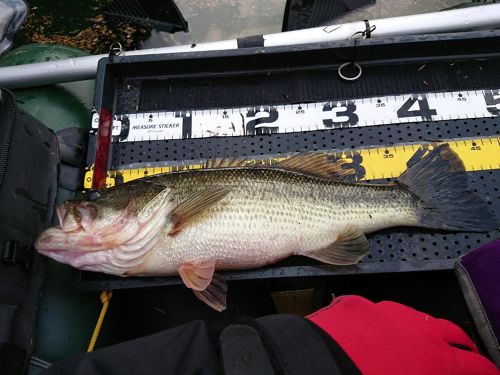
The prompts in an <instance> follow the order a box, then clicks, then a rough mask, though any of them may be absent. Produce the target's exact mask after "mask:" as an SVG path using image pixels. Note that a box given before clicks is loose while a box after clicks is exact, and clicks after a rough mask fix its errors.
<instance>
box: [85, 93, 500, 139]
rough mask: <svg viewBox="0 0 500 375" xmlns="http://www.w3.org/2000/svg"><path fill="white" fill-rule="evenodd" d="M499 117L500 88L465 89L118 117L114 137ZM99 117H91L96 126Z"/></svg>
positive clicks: (213, 134) (228, 133) (225, 134)
mask: <svg viewBox="0 0 500 375" xmlns="http://www.w3.org/2000/svg"><path fill="white" fill-rule="evenodd" d="M497 116H500V90H499V89H491V90H463V91H453V92H433V93H422V94H406V95H395V96H394V95H393V96H380V97H370V98H357V99H351V100H331V101H325V102H312V103H300V104H285V105H261V106H255V107H240V108H225V109H224V108H218V109H204V110H193V111H163V112H143V113H131V114H118V115H115V116H114V119H113V128H112V136H113V137H112V141H113V142H137V141H151V140H173V139H191V138H207V137H230V136H249V135H263V134H275V133H291V132H302V131H311V130H328V129H337V128H345V127H366V126H377V125H392V124H402V123H410V122H422V121H428V122H432V121H446V120H457V119H473V118H491V117H497ZM98 125H99V116H98V114H97V113H95V114H94V115H93V118H92V128H93V129H97V128H98Z"/></svg>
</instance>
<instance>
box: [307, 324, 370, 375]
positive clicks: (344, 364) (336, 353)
mask: <svg viewBox="0 0 500 375" xmlns="http://www.w3.org/2000/svg"><path fill="white" fill-rule="evenodd" d="M307 323H308V324H309V325H310V326H311V327H312V329H313V330H314V331H316V332H317V333H318V335H319V336H320V337H321V338H322V340H323V342H324V343H325V345H326V346H327V347H328V350H329V351H330V354H331V356H332V357H333V358H335V362H337V365H338V366H339V368H340V371H341V373H342V374H344V375H362V374H361V371H360V370H359V369H358V368H357V367H356V365H355V364H354V362H353V361H352V360H351V358H349V356H348V355H347V353H346V352H345V351H344V349H342V348H341V347H340V345H339V344H338V343H337V342H336V341H335V340H333V339H332V338H331V337H330V336H329V335H328V333H326V332H325V331H323V330H322V329H321V328H319V327H318V326H317V325H316V324H314V323H312V322H311V321H309V320H308V321H307Z"/></svg>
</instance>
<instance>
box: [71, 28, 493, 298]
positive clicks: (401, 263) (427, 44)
mask: <svg viewBox="0 0 500 375" xmlns="http://www.w3.org/2000/svg"><path fill="white" fill-rule="evenodd" d="M354 43H359V42H353V44H352V45H349V44H346V43H341V44H338V45H336V44H334V43H332V44H329V45H322V46H304V47H302V48H300V47H289V48H288V49H287V48H276V49H269V50H267V51H266V53H265V54H262V53H260V51H259V50H248V51H233V52H228V51H224V52H220V53H213V52H210V53H197V54H193V55H185V56H180V55H170V56H163V57H156V58H155V59H152V58H150V57H142V58H139V57H138V58H135V59H131V58H124V59H121V60H120V59H119V60H115V61H113V62H110V61H108V62H107V63H106V64H103V63H101V66H100V81H99V85H101V92H100V93H98V94H97V96H96V103H95V105H96V107H97V108H100V107H101V106H105V107H108V108H109V107H112V108H113V113H115V114H123V113H136V112H141V111H150V110H186V109H189V110H193V109H200V108H214V107H231V106H243V105H245V106H251V105H261V104H278V105H279V104H287V103H294V102H299V101H301V102H304V101H305V102H307V101H316V100H332V99H333V98H334V99H350V98H356V97H359V96H362V97H367V96H371V95H396V94H401V93H416V92H429V91H439V90H441V91H446V90H471V89H472V90H474V89H488V88H495V87H500V73H499V71H498V69H497V68H496V67H498V64H499V62H500V54H499V51H497V50H496V49H498V47H497V46H498V45H500V33H486V34H478V33H473V34H462V36H457V35H453V36H439V37H436V36H431V37H427V38H425V37H422V38H421V39H419V38H413V39H412V40H410V41H409V40H408V39H405V38H399V39H398V38H392V39H390V40H381V41H380V42H379V44H377V42H376V41H368V42H366V43H365V44H357V45H354ZM492 43H496V44H492ZM388 45H390V47H391V48H387V46H388ZM377 46H383V48H382V49H377V48H376V47H377ZM478 46H482V47H481V48H482V49H481V48H479V47H478ZM488 46H492V47H491V48H490V47H488ZM467 47H470V48H469V49H467ZM352 48H354V50H355V51H353V50H352ZM384 48H385V49H384ZM471 48H472V49H473V53H474V55H473V56H466V55H461V56H460V58H458V57H457V53H458V52H459V51H461V52H460V53H462V54H463V53H465V51H467V50H471ZM394 49H398V50H399V51H400V53H401V55H402V56H404V57H405V58H406V60H407V61H405V63H404V64H403V62H402V61H399V60H398V59H395V58H394V56H393V54H394V52H393V50H394ZM432 50H433V51H435V55H433V56H432V58H429V54H430V51H432ZM376 51H378V52H379V53H378V54H376V55H375V54H374V52H376ZM384 51H385V52H384ZM370 52H371V54H370ZM439 52H443V53H442V54H439ZM384 53H385V55H384ZM297 54H298V55H297ZM412 54H413V55H412ZM299 55H300V61H294V62H290V61H291V60H290V58H291V57H293V56H295V57H297V56H299ZM353 56H356V57H359V56H363V61H364V65H362V66H363V67H364V73H363V77H362V78H361V79H360V80H359V81H358V82H355V83H346V82H343V81H341V80H339V78H338V76H337V75H336V72H335V70H334V67H335V66H338V64H339V63H341V62H343V61H345V60H346V59H347V60H348V59H349V58H351V57H353ZM410 57H411V59H410ZM297 58H298V57H297ZM479 58H481V60H479ZM179 60H181V61H179ZM249 60H253V62H254V63H252V61H249ZM326 61H329V65H328V66H325V64H326ZM173 62H177V64H173ZM266 62H267V65H266ZM382 62H383V64H382ZM422 66H423V68H422ZM162 69H165V70H162ZM167 69H168V70H167ZM189 69H192V70H191V71H189ZM418 69H420V70H418ZM160 71H163V72H165V71H168V72H169V75H168V76H166V75H163V76H162V75H159V72H160ZM235 77H236V78H235ZM263 77H264V78H263ZM160 78H161V79H160ZM499 134H500V119H499V118H498V117H493V118H485V119H467V120H448V121H432V122H420V123H408V124H398V125H390V126H374V127H362V128H357V127H351V128H338V129H332V130H323V131H309V132H298V133H289V134H269V135H258V136H245V137H217V138H203V139H182V140H169V141H142V142H123V143H113V147H112V152H111V160H110V169H112V170H117V169H127V168H137V167H140V166H145V165H147V166H154V165H162V164H164V163H165V162H166V161H169V162H181V161H187V160H199V159H207V158H212V157H219V156H255V155H270V154H271V155H275V154H280V153H288V152H297V151H303V150H333V149H355V148H359V147H368V146H378V145H382V146H387V145H394V144H401V143H403V144H407V143H423V142H432V141H437V140H443V139H460V138H469V137H477V136H479V137H487V136H495V135H499ZM92 144H93V143H91V147H90V150H91V151H90V153H89V160H88V162H89V165H91V164H92V162H93V157H94V156H93V154H92V150H93V148H92ZM485 162H486V161H485ZM468 175H469V180H470V184H471V188H472V189H473V190H474V191H475V192H476V193H477V194H479V195H480V196H481V197H482V198H483V199H484V200H485V201H487V203H488V207H489V208H490V210H491V211H492V212H493V213H495V214H496V217H497V220H500V193H499V191H498V188H499V185H500V183H499V182H500V171H499V170H487V171H480V172H471V173H469V174H468ZM374 182H377V183H379V182H380V183H383V182H384V181H374ZM498 235H499V233H498V232H493V233H490V234H481V233H451V232H441V233H436V232H431V231H422V230H415V229H410V228H395V229H390V230H386V231H382V232H378V233H376V234H373V235H370V236H369V241H370V246H371V253H370V254H369V255H368V256H367V257H365V259H363V261H362V262H361V263H360V264H359V265H356V266H350V267H333V266H327V265H323V264H318V263H317V262H315V261H313V260H310V259H306V258H302V257H293V258H290V259H287V260H285V261H282V262H280V263H278V264H276V265H274V266H272V267H268V268H263V269H257V270H249V271H238V272H236V271H235V272H227V273H226V277H227V278H228V279H255V278H270V277H298V276H321V275H333V274H346V273H347V274H352V273H360V272H361V273H366V272H370V273H371V272H375V273H376V272H398V271H416V270H433V269H443V268H451V267H452V265H453V261H454V259H455V258H456V257H458V256H460V255H462V254H465V253H467V252H468V251H470V250H471V249H474V248H476V247H478V246H479V245H481V244H482V243H486V242H489V241H491V239H492V238H496V237H498ZM79 281H80V282H79V286H80V287H81V288H84V289H95V288H97V289H105V288H127V287H138V286H152V285H164V284H172V283H178V282H179V279H177V278H144V279H142V278H134V279H122V278H114V277H111V276H106V275H101V274H91V273H85V272H84V273H81V275H80V279H79Z"/></svg>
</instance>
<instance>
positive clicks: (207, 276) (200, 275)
mask: <svg viewBox="0 0 500 375" xmlns="http://www.w3.org/2000/svg"><path fill="white" fill-rule="evenodd" d="M214 270H215V261H214V260H207V261H201V262H186V263H183V264H181V265H180V266H179V269H178V272H179V275H180V276H181V279H182V281H183V282H184V284H186V286H187V287H188V288H190V289H193V290H199V291H202V290H205V289H206V288H207V287H208V286H209V285H210V282H211V281H212V277H213V275H214Z"/></svg>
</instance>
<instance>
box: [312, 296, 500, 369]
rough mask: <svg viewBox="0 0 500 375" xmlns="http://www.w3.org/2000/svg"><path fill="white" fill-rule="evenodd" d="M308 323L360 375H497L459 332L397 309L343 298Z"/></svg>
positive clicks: (409, 310)
mask: <svg viewBox="0 0 500 375" xmlns="http://www.w3.org/2000/svg"><path fill="white" fill-rule="evenodd" d="M307 318H308V319H309V320H311V321H312V322H313V323H315V324H316V325H318V326H319V327H321V328H322V329H323V330H324V331H326V332H327V333H328V334H329V335H330V336H332V337H333V338H334V339H335V341H336V342H337V343H338V344H339V345H340V346H341V347H342V348H343V349H344V351H345V352H346V353H347V354H348V355H349V356H350V357H351V359H352V360H353V361H354V363H355V364H356V366H358V368H359V369H360V371H361V372H362V373H363V374H365V375H378V374H380V375H391V374H397V375H401V374H403V375H423V374H425V375H434V374H436V375H447V374H454V375H455V374H457V375H489V374H491V375H499V374H500V371H499V370H497V368H496V366H495V365H494V364H493V363H492V362H490V361H489V360H488V359H487V358H485V357H483V356H482V355H481V354H479V353H478V350H477V348H476V346H475V345H474V343H473V342H472V341H471V339H470V338H469V337H468V336H467V334H466V333H465V332H464V331H463V330H462V329H461V328H459V327H458V326H456V325H455V324H453V323H452V322H450V321H447V320H444V319H436V318H433V317H432V316H430V315H427V314H424V313H422V312H419V311H416V310H413V309H412V308H410V307H408V306H404V305H401V304H399V303H395V302H379V303H373V302H371V301H369V300H367V299H365V298H363V297H359V296H344V297H339V298H336V299H335V300H334V301H333V302H332V303H331V304H330V305H329V306H327V307H325V308H323V309H321V310H319V311H317V312H315V313H313V314H311V315H309V316H308V317H307ZM451 344H457V345H460V346H465V347H467V348H469V349H470V351H469V350H464V349H459V348H457V347H455V346H453V345H451Z"/></svg>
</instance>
